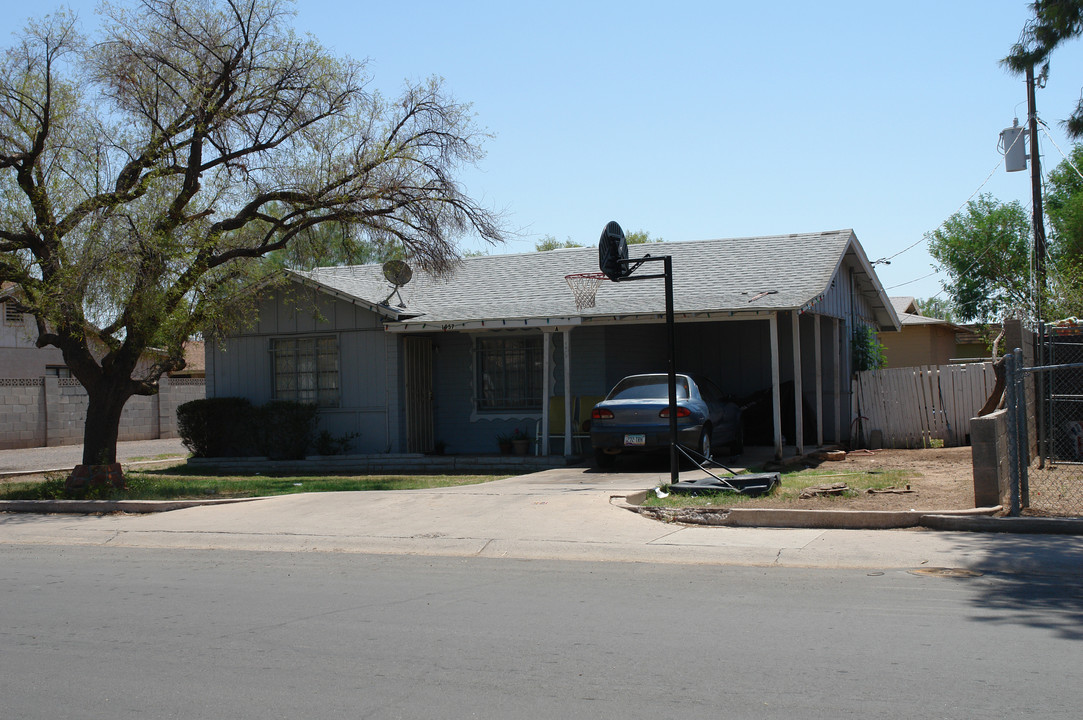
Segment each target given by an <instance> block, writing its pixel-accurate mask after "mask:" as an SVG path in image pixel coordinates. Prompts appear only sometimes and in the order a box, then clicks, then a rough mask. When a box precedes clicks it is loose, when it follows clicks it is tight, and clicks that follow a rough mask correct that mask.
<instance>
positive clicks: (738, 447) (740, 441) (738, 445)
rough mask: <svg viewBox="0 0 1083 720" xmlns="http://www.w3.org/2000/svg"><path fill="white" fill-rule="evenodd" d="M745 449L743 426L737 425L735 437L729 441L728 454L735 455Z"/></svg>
mask: <svg viewBox="0 0 1083 720" xmlns="http://www.w3.org/2000/svg"><path fill="white" fill-rule="evenodd" d="M744 451H745V428H744V426H743V425H738V426H737V437H736V438H734V440H733V442H732V443H730V455H733V456H737V455H740V454H741V453H743V452H744Z"/></svg>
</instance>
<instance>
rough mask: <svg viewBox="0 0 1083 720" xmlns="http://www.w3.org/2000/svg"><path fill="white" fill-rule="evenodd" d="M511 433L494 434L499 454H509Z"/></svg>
mask: <svg viewBox="0 0 1083 720" xmlns="http://www.w3.org/2000/svg"><path fill="white" fill-rule="evenodd" d="M511 439H512V436H511V435H506V434H504V433H498V434H497V436H496V444H497V446H498V447H499V448H500V454H501V455H510V454H511V450H512V444H511Z"/></svg>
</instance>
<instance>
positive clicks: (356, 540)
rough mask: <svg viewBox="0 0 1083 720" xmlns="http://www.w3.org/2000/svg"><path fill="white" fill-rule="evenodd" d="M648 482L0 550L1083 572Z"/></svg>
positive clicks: (284, 516) (57, 538) (445, 496)
mask: <svg viewBox="0 0 1083 720" xmlns="http://www.w3.org/2000/svg"><path fill="white" fill-rule="evenodd" d="M657 479H660V478H653V477H650V474H649V473H647V474H638V475H625V474H600V473H590V472H588V471H587V470H584V469H583V468H562V469H557V470H549V471H546V472H542V473H535V474H532V475H526V476H521V477H515V478H509V479H507V480H501V481H497V482H493V483H487V484H484V485H471V486H463V487H456V488H443V489H438V490H413V491H399V492H368V493H311V494H301V495H288V496H278V497H273V498H266V499H258V500H254V501H251V502H241V503H233V504H226V505H217V506H204V507H194V508H189V509H184V510H176V511H173V512H168V513H156V514H149V515H138V516H136V515H118V514H113V515H31V514H15V513H7V514H0V544H6V545H18V544H50V545H99V546H108V547H123V548H186V549H203V550H249V551H280V552H345V553H369V554H410V555H426V556H434V557H480V558H516V559H524V560H527V559H561V560H589V561H613V562H651V563H655V562H661V563H677V564H697V565H704V564H706V565H719V566H722V565H748V566H762V567H832V568H854V569H868V570H885V569H919V568H931V567H946V568H965V569H969V570H975V571H978V572H1015V573H1048V574H1062V575H1072V576H1078V574H1079V568H1080V567H1081V566H1083V538H1080V537H1079V536H1068V535H1056V536H1054V535H1015V534H1004V533H968V532H950V531H937V532H933V531H927V530H830V529H813V528H797V529H785V528H738V527H703V526H686V525H677V524H669V523H662V522H658V521H656V520H651V519H648V518H645V517H642V516H641V515H638V514H636V513H633V512H630V511H628V510H626V509H624V508H622V507H619V506H618V505H617V504H616V503H617V502H619V501H618V500H616V498H623V497H625V496H627V495H629V494H632V493H635V492H638V491H642V490H643V489H644V483H648V484H649V483H650V482H653V481H654V480H657Z"/></svg>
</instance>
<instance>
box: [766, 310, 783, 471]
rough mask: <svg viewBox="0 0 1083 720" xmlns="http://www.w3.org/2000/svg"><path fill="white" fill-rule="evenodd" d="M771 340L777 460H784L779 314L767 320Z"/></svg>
mask: <svg viewBox="0 0 1083 720" xmlns="http://www.w3.org/2000/svg"><path fill="white" fill-rule="evenodd" d="M767 323H768V327H769V333H768V334H769V335H770V338H771V417H772V420H773V422H774V427H775V438H774V439H775V459H776V460H781V459H782V398H781V397H780V394H781V388H782V383H781V382H780V381H779V372H778V366H779V362H778V313H772V314H771V316H770V317H769V318H768V319H767Z"/></svg>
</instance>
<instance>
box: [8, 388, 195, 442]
mask: <svg viewBox="0 0 1083 720" xmlns="http://www.w3.org/2000/svg"><path fill="white" fill-rule="evenodd" d="M204 396H205V384H204V381H203V379H202V378H177V379H170V378H168V377H166V378H162V379H161V381H160V382H159V392H158V394H157V395H151V396H149V397H133V398H131V399H129V400H128V402H127V404H126V405H125V406H124V414H123V415H122V417H121V423H120V439H121V440H151V439H155V438H171V437H177V436H178V435H177V406H178V405H181V404H182V403H185V402H188V401H189V400H195V399H198V398H202V397H204ZM86 408H87V394H86V391H85V390H83V387H82V386H81V385H80V384H79V383H78V381H77V380H74V379H70V378H55V377H44V378H28V379H23V378H18V379H15V378H0V450H4V449H11V448H28V447H47V446H56V445H78V444H80V443H82V441H83V426H84V424H85V423H86Z"/></svg>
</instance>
